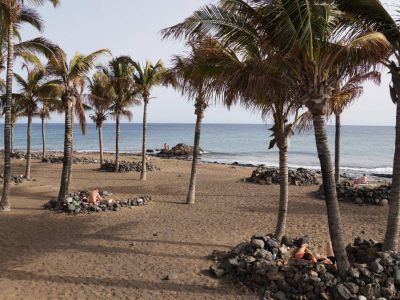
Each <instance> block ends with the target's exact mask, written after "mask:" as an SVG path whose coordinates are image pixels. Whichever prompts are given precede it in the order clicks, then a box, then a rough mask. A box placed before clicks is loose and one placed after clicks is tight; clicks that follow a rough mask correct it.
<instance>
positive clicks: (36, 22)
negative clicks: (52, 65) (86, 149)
mask: <svg viewBox="0 0 400 300" xmlns="http://www.w3.org/2000/svg"><path fill="white" fill-rule="evenodd" d="M44 2H47V1H45V0H27V1H23V0H2V1H0V10H1V20H0V22H1V27H2V29H4V33H3V36H4V37H5V40H6V42H7V76H6V103H5V124H4V179H3V194H2V198H1V210H2V211H9V210H10V200H9V194H10V180H11V104H12V86H13V76H14V59H15V57H14V56H15V49H14V38H15V33H16V31H15V30H16V28H18V27H19V26H21V25H22V24H29V25H32V26H33V27H34V28H36V29H38V30H39V31H41V30H42V28H43V23H42V20H41V19H40V17H39V15H38V14H37V13H36V11H35V10H33V9H30V8H28V7H27V6H26V4H32V5H35V6H38V5H42V4H44ZM49 2H51V3H52V4H53V5H54V6H57V5H58V4H59V0H49ZM1 47H3V45H1Z"/></svg>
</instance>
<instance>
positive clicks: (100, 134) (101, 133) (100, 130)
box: [98, 125, 104, 168]
mask: <svg viewBox="0 0 400 300" xmlns="http://www.w3.org/2000/svg"><path fill="white" fill-rule="evenodd" d="M98 130H99V147H100V168H101V167H102V166H103V164H104V156H103V125H100V126H99V129H98Z"/></svg>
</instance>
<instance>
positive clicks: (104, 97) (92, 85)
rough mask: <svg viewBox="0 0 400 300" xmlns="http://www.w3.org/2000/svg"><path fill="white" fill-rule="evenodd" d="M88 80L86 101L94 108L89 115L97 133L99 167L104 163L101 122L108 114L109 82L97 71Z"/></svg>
mask: <svg viewBox="0 0 400 300" xmlns="http://www.w3.org/2000/svg"><path fill="white" fill-rule="evenodd" d="M88 82H89V95H88V102H89V105H90V106H91V108H92V109H93V110H94V112H93V114H92V115H90V118H91V119H92V121H93V122H94V123H95V124H96V129H97V131H98V133H99V150H100V168H101V167H102V166H103V164H104V155H103V124H104V122H105V121H107V118H108V116H109V108H110V105H111V98H112V97H110V96H111V95H110V83H109V81H108V78H107V77H106V76H105V74H104V73H102V72H100V71H99V72H97V73H95V74H94V75H93V77H92V79H90V78H89V79H88Z"/></svg>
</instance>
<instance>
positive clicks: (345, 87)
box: [328, 71, 381, 184]
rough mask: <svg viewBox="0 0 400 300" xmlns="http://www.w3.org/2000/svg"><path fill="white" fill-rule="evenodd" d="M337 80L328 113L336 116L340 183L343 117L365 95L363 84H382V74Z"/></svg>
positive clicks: (367, 73)
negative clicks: (369, 82)
mask: <svg viewBox="0 0 400 300" xmlns="http://www.w3.org/2000/svg"><path fill="white" fill-rule="evenodd" d="M342 76H343V75H342V74H339V75H338V78H337V83H336V88H335V90H334V91H333V95H332V97H331V99H330V101H329V104H328V105H329V109H328V113H329V114H333V115H334V116H335V182H336V184H338V183H340V148H341V147H340V144H341V142H340V138H341V115H342V113H343V111H344V110H345V108H346V107H348V106H350V105H351V104H352V103H353V102H354V101H355V100H356V99H357V98H358V97H360V96H361V94H362V93H363V90H364V88H363V85H362V84H363V83H364V82H365V81H367V80H371V81H373V82H374V83H376V84H380V82H381V73H379V72H377V71H371V72H362V73H360V74H356V75H354V76H352V77H350V78H349V77H347V78H341V77H342Z"/></svg>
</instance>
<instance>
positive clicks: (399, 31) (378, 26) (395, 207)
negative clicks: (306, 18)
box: [336, 0, 400, 251]
mask: <svg viewBox="0 0 400 300" xmlns="http://www.w3.org/2000/svg"><path fill="white" fill-rule="evenodd" d="M336 1H337V3H338V5H339V7H340V9H342V10H343V11H345V12H346V13H348V14H350V15H352V16H353V17H354V20H356V21H355V22H354V23H353V26H354V29H355V30H356V31H359V30H360V29H361V30H365V28H366V27H367V28H373V29H374V30H377V31H379V32H381V33H383V34H384V35H385V36H386V38H387V39H388V40H389V42H390V44H391V46H392V54H393V55H392V57H390V58H386V59H384V60H383V64H384V65H385V66H386V67H387V68H388V69H389V71H390V73H391V76H392V84H391V86H390V94H391V96H392V101H393V103H394V104H395V105H396V107H397V108H396V140H395V153H394V159H393V178H392V189H391V193H390V201H389V217H388V222H387V227H386V233H385V242H384V245H383V248H384V250H392V251H396V250H397V249H398V246H399V235H400V10H398V11H397V15H396V14H395V13H393V14H391V13H389V11H387V10H386V9H385V7H384V6H383V5H382V3H381V1H379V0H354V1H353V0H352V1H345V0H336Z"/></svg>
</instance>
